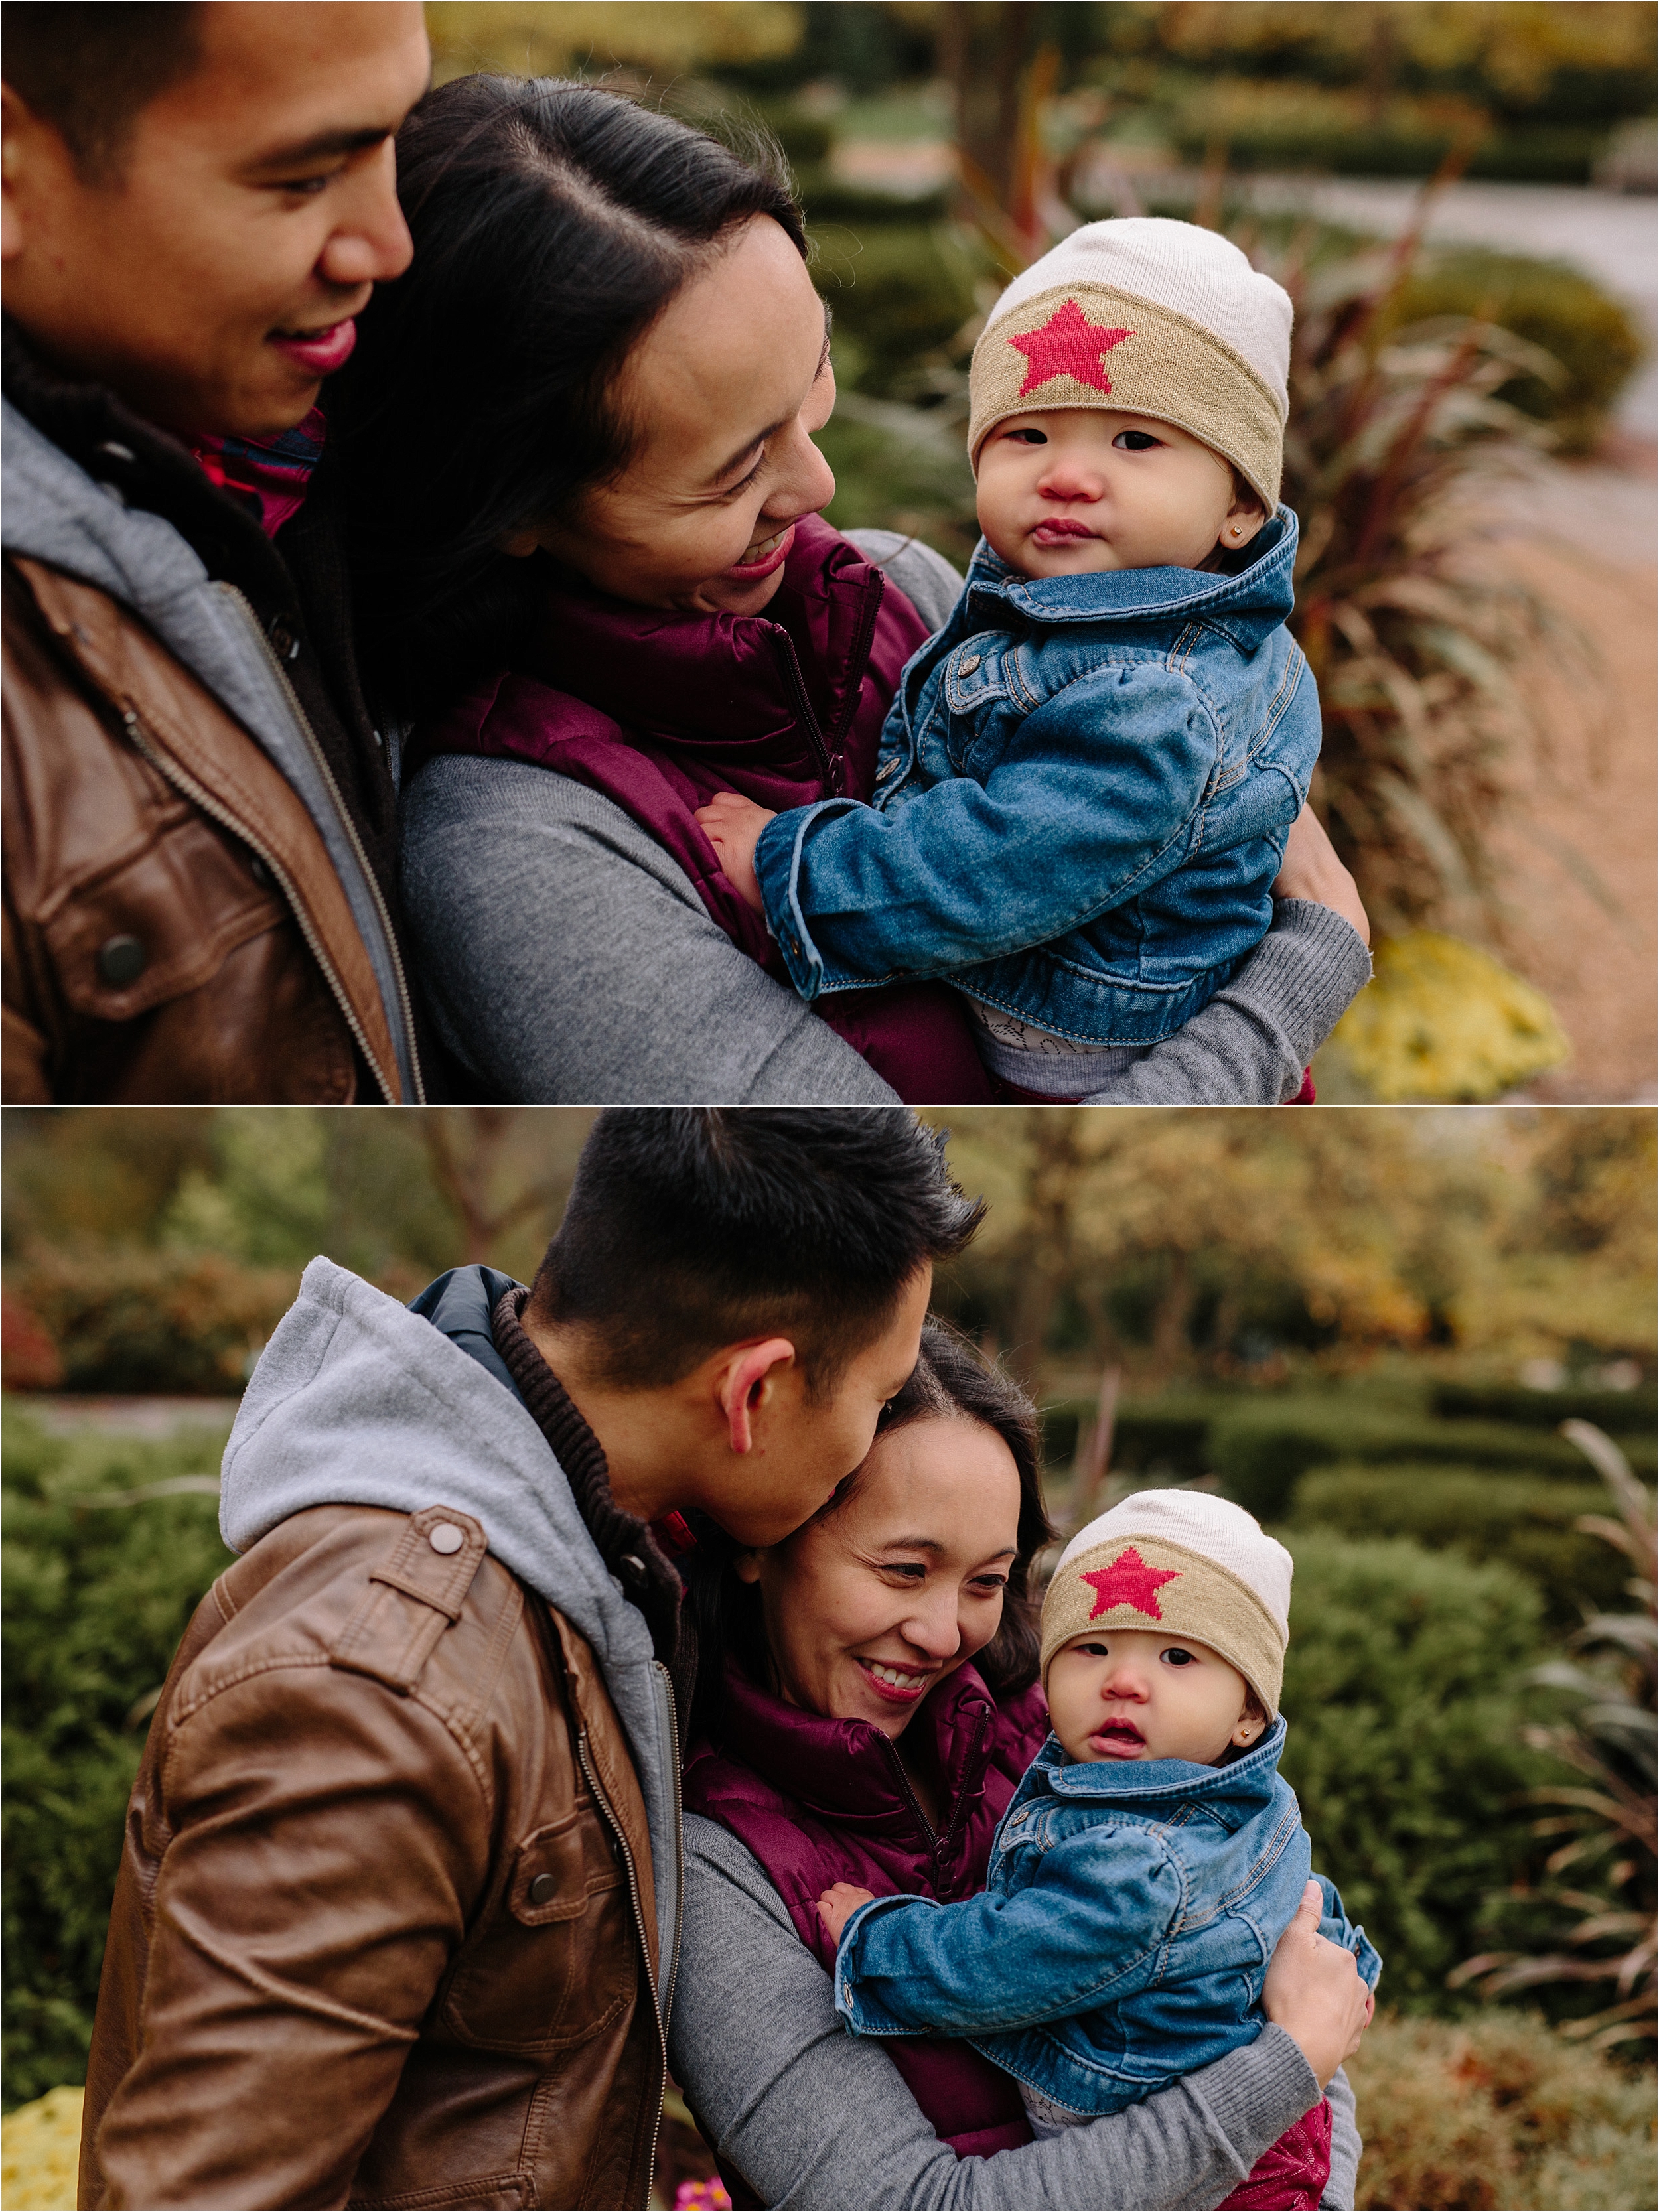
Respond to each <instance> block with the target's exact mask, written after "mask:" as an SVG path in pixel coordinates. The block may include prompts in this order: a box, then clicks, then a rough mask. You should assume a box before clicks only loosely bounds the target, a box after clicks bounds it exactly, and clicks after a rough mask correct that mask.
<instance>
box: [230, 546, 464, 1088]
mask: <svg viewBox="0 0 1659 2212" xmlns="http://www.w3.org/2000/svg"><path fill="white" fill-rule="evenodd" d="M216 589H217V590H219V591H221V592H223V593H224V594H225V596H226V597H227V598H228V599H233V600H234V602H235V603H236V605H238V606H239V607H240V609H241V610H242V611H243V613H244V614H245V615H246V617H247V620H248V627H249V629H251V630H252V632H253V635H254V636H255V638H256V639H257V640H258V646H259V650H260V652H261V653H263V654H264V658H265V663H266V665H267V666H268V667H269V668H270V672H271V674H272V675H273V676H274V677H275V678H276V682H277V685H278V688H279V689H280V690H281V691H282V694H283V697H284V698H285V699H286V700H287V702H288V708H289V713H290V714H292V715H293V717H294V720H295V722H296V723H297V725H298V726H299V730H300V734H301V737H302V738H304V739H305V741H306V745H307V750H309V752H310V754H311V757H312V762H313V765H314V767H315V768H316V769H317V772H318V774H319V775H320V776H321V777H322V779H323V785H324V788H325V790H326V791H327V793H328V795H329V797H330V798H331V799H332V800H333V802H334V811H335V813H336V814H337V816H338V817H339V822H340V827H341V828H342V829H343V830H344V832H345V836H346V842H347V843H348V844H349V846H350V848H351V850H352V853H353V854H354V856H355V857H356V862H357V866H358V867H359V868H360V869H361V870H362V878H363V881H364V883H365V884H368V895H369V896H370V898H371V899H372V900H373V901H374V911H375V913H376V914H377V915H379V916H380V929H381V932H382V933H383V935H384V936H385V939H386V958H387V959H388V960H389V961H390V962H391V963H392V981H393V982H394V983H395V984H396V985H397V988H398V1011H399V1012H400V1013H401V1015H402V1017H403V1024H404V1044H405V1045H406V1046H407V1047H408V1049H409V1073H410V1085H411V1086H412V1088H413V1090H414V1092H415V1103H416V1105H419V1106H424V1105H425V1103H426V1091H425V1088H424V1086H423V1085H422V1080H421V1061H420V1054H419V1053H418V1052H417V1050H416V1044H415V1012H414V1008H413V1006H411V1005H410V997H409V983H408V981H407V979H406V977H405V976H404V963H403V959H402V956H401V955H400V954H399V952H398V939H397V937H396V935H395V934H394V933H393V931H392V916H391V915H389V914H388V913H387V911H386V901H385V900H384V899H383V898H382V897H381V896H380V884H378V883H377V882H376V881H375V878H374V869H373V868H371V867H370V866H369V865H368V854H367V853H365V852H364V850H363V848H362V839H361V838H360V837H359V836H358V835H357V825H356V823H355V822H354V821H353V820H352V818H351V815H350V812H349V809H348V808H347V806H346V804H345V801H344V800H343V799H342V798H341V796H340V787H339V785H338V784H337V783H336V781H334V771H333V769H331V768H330V766H329V764H328V756H327V755H326V754H325V752H324V750H323V749H322V747H321V746H320V745H319V744H318V742H317V733H316V732H315V731H314V730H313V728H312V726H311V718H310V716H309V715H308V714H307V713H306V710H305V708H303V707H302V706H301V703H300V695H299V693H298V692H297V691H296V690H295V688H294V686H293V684H291V683H290V682H289V677H288V671H287V670H286V669H285V668H284V667H283V664H282V662H281V661H280V660H278V659H277V658H276V653H275V652H274V651H273V649H272V647H271V643H270V639H269V638H268V637H267V636H266V635H265V633H264V626H263V624H262V623H260V620H259V617H258V615H256V614H255V613H254V611H253V608H252V603H251V602H250V601H249V600H248V599H247V598H246V595H245V594H244V593H243V592H240V591H239V590H238V589H237V587H236V586H235V585H234V584H226V583H220V584H218V585H217V586H216ZM371 964H372V963H371ZM387 1095H388V1097H389V1096H390V1093H388V1094H387Z"/></svg>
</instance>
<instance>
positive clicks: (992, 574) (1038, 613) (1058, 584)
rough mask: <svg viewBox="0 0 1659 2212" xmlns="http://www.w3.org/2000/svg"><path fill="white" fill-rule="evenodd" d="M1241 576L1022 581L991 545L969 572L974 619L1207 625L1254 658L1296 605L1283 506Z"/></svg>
mask: <svg viewBox="0 0 1659 2212" xmlns="http://www.w3.org/2000/svg"><path fill="white" fill-rule="evenodd" d="M1255 542H1256V545H1257V546H1258V548H1259V549H1260V550H1258V552H1257V553H1256V556H1255V559H1254V560H1253V561H1252V562H1250V564H1249V567H1248V568H1242V569H1240V570H1239V572H1238V574H1237V575H1231V576H1229V575H1211V574H1209V573H1208V572H1207V571H1206V570H1204V569H1201V568H1115V569H1110V570H1108V571H1107V572H1106V573H1105V574H1102V575H1092V576H1042V577H1036V578H1033V577H1030V576H1022V575H1020V574H1018V571H1017V570H1015V569H1013V568H1010V567H1009V566H1008V564H1007V562H1006V561H1004V560H1002V559H1001V558H1000V556H998V555H997V554H995V553H994V552H993V551H992V550H991V549H990V547H989V546H988V545H987V544H985V542H984V540H983V539H981V541H980V544H979V548H978V550H977V551H976V552H975V555H974V558H973V562H972V563H971V565H970V566H969V570H968V586H967V589H968V595H969V620H970V622H971V621H977V620H981V619H983V620H986V621H989V622H995V621H997V620H999V619H1000V620H1003V621H1006V619H1007V611H1009V610H1012V611H1013V612H1014V613H1015V614H1017V615H1018V616H1019V617H1022V618H1023V619H1024V621H1026V622H1028V623H1037V624H1044V623H1051V624H1056V625H1057V624H1059V623H1109V622H1146V621H1148V620H1152V621H1156V622H1170V621H1176V620H1179V621H1182V622H1202V623H1204V625H1205V627H1206V629H1214V630H1219V631H1220V632H1221V633H1222V634H1223V635H1225V636H1226V637H1228V638H1231V641H1232V642H1233V643H1234V644H1235V645H1237V646H1238V647H1240V648H1241V650H1242V651H1243V652H1246V653H1249V652H1254V651H1255V647H1257V646H1259V645H1260V644H1261V641H1262V640H1263V638H1265V637H1266V636H1267V635H1268V634H1269V632H1270V631H1272V630H1274V629H1278V627H1279V624H1280V623H1282V622H1283V621H1284V620H1285V617H1286V616H1287V615H1288V614H1289V613H1290V611H1291V608H1292V606H1294V605H1295V604H1296V593H1295V588H1294V583H1293V571H1294V569H1295V566H1296V547H1297V522H1296V517H1295V515H1294V514H1292V513H1291V510H1290V508H1289V507H1279V510H1278V512H1277V513H1275V514H1274V516H1273V520H1272V521H1271V522H1269V523H1268V524H1267V527H1266V528H1265V529H1264V530H1263V531H1262V532H1261V536H1260V537H1259V538H1257V539H1256V541H1255Z"/></svg>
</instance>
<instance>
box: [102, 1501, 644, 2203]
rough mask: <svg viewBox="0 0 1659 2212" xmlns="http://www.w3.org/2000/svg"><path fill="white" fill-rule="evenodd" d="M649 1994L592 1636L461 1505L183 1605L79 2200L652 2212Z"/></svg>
mask: <svg viewBox="0 0 1659 2212" xmlns="http://www.w3.org/2000/svg"><path fill="white" fill-rule="evenodd" d="M457 1533H459V1536H460V1539H461V1541H460V1542H459V1546H458V1547H457V1548H455V1549H454V1550H453V1551H452V1550H448V1549H447V1548H446V1547H447V1546H449V1545H451V1544H453V1543H454V1541H455V1535H456V1534H457ZM656 1988H657V1938H656V1919H655V1912H654V1901H653V1884H652V1875H651V1853H650V1844H649V1837H648V1833H647V1826H646V1815H645V1808H644V1803H643V1801H642V1800H641V1796H640V1791H639V1785H638V1783H637V1781H636V1779H635V1774H634V1770H633V1766H632V1765H631V1762H630V1759H629V1750H628V1744H627V1740H626V1737H625V1736H624V1735H623V1729H622V1725H621V1723H620V1722H619V1721H618V1719H617V1715H616V1712H615V1711H614V1709H613V1708H612V1706H611V1700H610V1699H609V1697H608V1696H607V1694H606V1692H605V1686H604V1684H603V1682H602V1680H600V1677H599V1671H598V1668H597V1667H596V1665H595V1662H594V1660H593V1656H592V1652H591V1651H590V1650H589V1648H588V1646H587V1645H586V1643H584V1641H583V1640H582V1638H580V1636H578V1635H577V1634H576V1633H575V1632H574V1630H573V1629H572V1628H571V1627H570V1626H569V1625H568V1623H567V1622H566V1621H564V1620H562V1618H561V1617H560V1616H559V1615H558V1614H557V1613H555V1612H553V1611H552V1610H551V1608H550V1607H548V1606H547V1605H546V1604H545V1603H544V1601H542V1600H541V1599H539V1598H538V1597H537V1596H535V1595H533V1594H532V1592H530V1591H529V1590H527V1589H526V1588H525V1586H524V1585H523V1584H522V1583H520V1582H519V1581H518V1580H516V1579H515V1577H513V1575H511V1574H510V1573H509V1572H508V1571H507V1569H506V1568H505V1567H503V1566H502V1565H500V1563H499V1562H498V1561H497V1560H495V1559H494V1558H492V1557H491V1556H490V1555H489V1553H487V1552H486V1550H485V1547H484V1538H483V1530H482V1529H481V1528H480V1527H479V1525H478V1523H477V1522H476V1521H474V1520H472V1519H471V1518H470V1517H469V1516H467V1515H465V1514H464V1513H459V1512H452V1511H450V1510H447V1509H446V1508H444V1507H442V1506H428V1507H427V1508H425V1509H423V1510H422V1511H421V1512H419V1513H416V1514H413V1515H409V1516H405V1515H404V1514H400V1513H392V1512H385V1511H380V1510H375V1509H372V1508H368V1507H359V1506H338V1505H328V1506H319V1507H316V1508H313V1509H312V1510H309V1511H306V1512H301V1513H297V1514H295V1516H293V1517H292V1518H291V1519H289V1520H288V1521H285V1522H282V1523H281V1524H280V1525H279V1526H278V1527H277V1528H275V1529H273V1530H272V1531H271V1533H270V1534H269V1535H267V1536H266V1537H264V1539H263V1540H262V1541H260V1542H259V1543H258V1544H257V1545H255V1546H254V1547H253V1548H252V1550H251V1551H249V1552H248V1553H246V1555H245V1556H244V1557H243V1558H242V1559H240V1560H239V1561H238V1562H237V1563H236V1565H234V1566H233V1567H231V1568H230V1569H229V1570H228V1571H227V1572H226V1573H225V1574H223V1575H222V1577H220V1579H219V1581H218V1582H217V1583H216V1584H215V1585H214V1588H213V1589H212V1590H211V1591H210V1593H209V1595H208V1596H207V1597H206V1598H205V1599H204V1601H203V1602H202V1604H201V1606H200V1607H198V1609H197V1613H196V1616H195V1619H194V1620H193V1621H192V1622H191V1626H190V1628H189V1630H188V1632H186V1634H185V1639H184V1642H183V1643H182V1644H181V1645H180V1646H179V1652H178V1655H177V1656H176V1657H175V1659H174V1661H173V1667H172V1669H171V1671H170V1673H169V1674H168V1676H167V1684H166V1686H165V1688H164V1690H163V1692H162V1694H161V1703H160V1705H158V1707H157V1709H156V1712H155V1718H154V1720H153V1721H152V1723H151V1724H150V1731H149V1742H148V1745H147V1747H146V1750H145V1755H144V1761H143V1766H142V1768H141V1769H140V1771H139V1775H138V1779H137V1784H135V1786H134V1789H133V1793H132V1799H131V1805H130V1808H129V1810H128V1814H127V1840H126V1849H125V1857H124V1858H123V1862H122V1866H121V1872H120V1876H119V1879H118V1883H117V1887H116V1893H115V1907H114V1911H113V1913H112V1917H111V1921H110V1931H109V1943H108V1948H107V1950H106V1954H105V1960H104V1973H103V1983H102V1986H101V1988H100V1991H99V1997H98V2018H97V2025H96V2027H95V2030H94V2037H93V2045H92V2053H91V2059H90V2063H89V2067H88V2081H87V2098H86V2109H85V2119H84V2123H83V2131H82V2152H81V2191H80V2202H81V2203H82V2205H83V2206H92V2205H129V2206H173V2205H208V2206H226V2205H284V2206H286V2205H346V2204H351V2205H422V2206H450V2205H454V2206H475V2205H478V2206H483V2205H512V2206H520V2205H567V2206H578V2205H581V2206H587V2205H596V2206H597V2205H611V2206H622V2205H643V2204H645V2203H647V2197H648V2192H649V2188H650V2179H651V2166H652V2159H653V2148H654V2145H655V2141H656V2133H657V2128H658V2124H659V2113H660V2111H661V2105H662V2093H663V2084H664V2079H665V2052H664V2044H663V2037H662V2032H661V2028H660V2027H659V2006H658V2002H657V1996H656Z"/></svg>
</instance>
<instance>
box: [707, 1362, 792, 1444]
mask: <svg viewBox="0 0 1659 2212" xmlns="http://www.w3.org/2000/svg"><path fill="white" fill-rule="evenodd" d="M794 1364H795V1347H794V1346H793V1344H791V1343H790V1341H789V1340H788V1338H787V1337H783V1336H769V1337H768V1338H767V1339H766V1340H765V1342H764V1343H763V1344H744V1345H739V1346H737V1347H736V1349H735V1350H733V1351H732V1352H729V1353H727V1354H726V1358H725V1360H724V1362H723V1364H722V1365H721V1367H720V1373H719V1377H718V1381H717V1384H716V1389H715V1395H716V1396H717V1397H718V1399H719V1401H720V1411H721V1412H722V1413H724V1414H725V1416H726V1433H727V1436H728V1437H729V1438H730V1440H731V1445H732V1450H733V1451H734V1452H748V1451H752V1450H753V1449H754V1448H755V1431H754V1416H755V1415H756V1414H757V1413H759V1411H760V1410H761V1408H762V1407H763V1406H764V1405H765V1404H766V1402H767V1400H768V1399H769V1397H770V1396H771V1395H772V1393H773V1392H774V1390H775V1389H776V1387H777V1384H778V1383H779V1381H781V1378H782V1376H783V1375H784V1374H785V1373H787V1371H789V1370H792V1369H793V1366H794Z"/></svg>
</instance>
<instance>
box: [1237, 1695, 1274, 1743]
mask: <svg viewBox="0 0 1659 2212" xmlns="http://www.w3.org/2000/svg"><path fill="white" fill-rule="evenodd" d="M1266 1734H1267V1707H1266V1705H1263V1704H1262V1702H1261V1699H1260V1698H1258V1697H1257V1695H1256V1693H1255V1691H1254V1690H1252V1689H1249V1688H1248V1687H1247V1688H1246V1690H1245V1692H1244V1710H1243V1712H1242V1713H1241V1714H1240V1715H1239V1717H1238V1718H1237V1721H1236V1722H1235V1723H1234V1724H1233V1733H1232V1741H1234V1742H1235V1743H1236V1744H1239V1745H1241V1746H1243V1745H1249V1744H1252V1743H1254V1742H1255V1741H1256V1739H1257V1737H1258V1736H1263V1735H1266Z"/></svg>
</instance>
